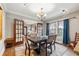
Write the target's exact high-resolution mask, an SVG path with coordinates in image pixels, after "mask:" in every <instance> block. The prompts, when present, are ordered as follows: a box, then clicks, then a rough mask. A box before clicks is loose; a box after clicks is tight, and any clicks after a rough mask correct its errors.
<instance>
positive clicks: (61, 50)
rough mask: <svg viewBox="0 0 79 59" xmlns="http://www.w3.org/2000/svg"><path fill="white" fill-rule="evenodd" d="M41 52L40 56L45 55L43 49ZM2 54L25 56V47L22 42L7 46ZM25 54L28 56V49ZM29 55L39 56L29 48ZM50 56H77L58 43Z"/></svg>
mask: <svg viewBox="0 0 79 59" xmlns="http://www.w3.org/2000/svg"><path fill="white" fill-rule="evenodd" d="M52 48H53V46H52ZM48 51H49V50H48ZM41 52H42V53H41V56H45V51H41ZM3 56H25V47H24V45H23V44H22V45H19V46H15V47H12V48H7V49H6V50H5V52H4V54H3ZM26 56H28V50H27V52H26ZM31 56H39V55H38V54H37V53H36V52H35V51H34V50H31ZM50 56H77V55H76V54H75V53H74V52H73V51H72V50H70V49H69V48H67V47H65V46H63V45H60V44H56V50H54V49H53V53H52V54H50Z"/></svg>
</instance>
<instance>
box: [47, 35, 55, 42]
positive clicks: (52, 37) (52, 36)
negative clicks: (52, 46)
mask: <svg viewBox="0 0 79 59" xmlns="http://www.w3.org/2000/svg"><path fill="white" fill-rule="evenodd" d="M56 37H57V35H54V34H53V35H49V36H48V41H49V42H55V41H56Z"/></svg>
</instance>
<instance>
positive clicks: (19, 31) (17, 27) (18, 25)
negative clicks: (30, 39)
mask: <svg viewBox="0 0 79 59" xmlns="http://www.w3.org/2000/svg"><path fill="white" fill-rule="evenodd" d="M23 34H24V21H22V20H18V19H15V20H14V41H15V45H17V44H22V43H23V40H22V35H23Z"/></svg>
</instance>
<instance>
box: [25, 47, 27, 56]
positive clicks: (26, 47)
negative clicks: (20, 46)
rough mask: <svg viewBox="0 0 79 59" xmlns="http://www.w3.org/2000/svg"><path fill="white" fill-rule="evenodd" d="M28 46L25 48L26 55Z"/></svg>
mask: <svg viewBox="0 0 79 59" xmlns="http://www.w3.org/2000/svg"><path fill="white" fill-rule="evenodd" d="M26 51H27V47H26V48H25V55H26Z"/></svg>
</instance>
